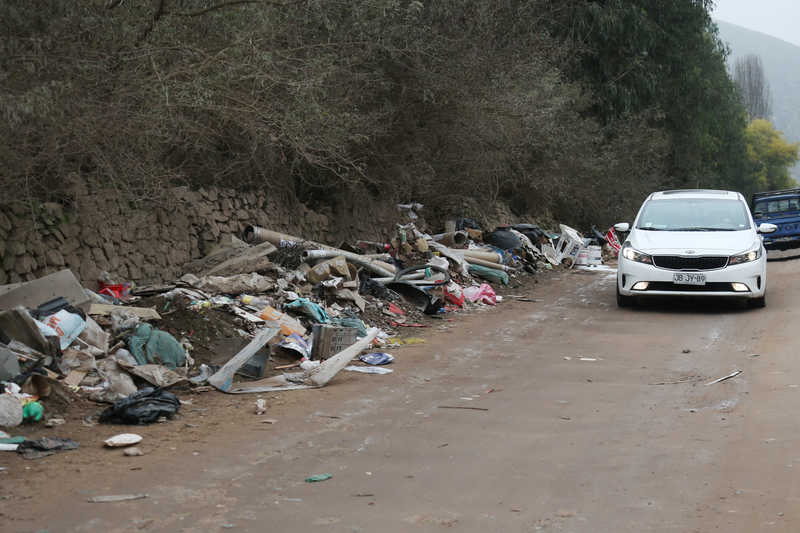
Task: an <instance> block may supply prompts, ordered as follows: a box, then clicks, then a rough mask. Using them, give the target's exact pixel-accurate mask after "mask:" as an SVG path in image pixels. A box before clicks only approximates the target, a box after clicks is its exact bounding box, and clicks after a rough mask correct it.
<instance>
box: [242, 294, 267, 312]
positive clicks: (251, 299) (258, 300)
mask: <svg viewBox="0 0 800 533" xmlns="http://www.w3.org/2000/svg"><path fill="white" fill-rule="evenodd" d="M238 299H239V302H241V303H243V304H245V305H249V306H251V307H257V308H258V309H264V308H265V307H269V306H270V305H271V304H272V302H271V301H270V300H269V298H263V297H260V296H250V295H249V294H240V295H239V298H238Z"/></svg>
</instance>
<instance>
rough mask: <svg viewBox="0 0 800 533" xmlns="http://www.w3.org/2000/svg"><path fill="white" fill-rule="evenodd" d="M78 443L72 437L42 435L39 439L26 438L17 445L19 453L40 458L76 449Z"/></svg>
mask: <svg viewBox="0 0 800 533" xmlns="http://www.w3.org/2000/svg"><path fill="white" fill-rule="evenodd" d="M78 446H79V445H78V443H77V442H75V441H74V440H70V439H62V438H60V437H42V438H41V439H37V440H26V441H24V442H22V443H20V445H19V446H18V447H17V453H19V454H22V457H24V458H25V459H40V458H42V457H47V456H48V455H53V454H56V453H58V452H63V451H67V450H75V449H77V448H78Z"/></svg>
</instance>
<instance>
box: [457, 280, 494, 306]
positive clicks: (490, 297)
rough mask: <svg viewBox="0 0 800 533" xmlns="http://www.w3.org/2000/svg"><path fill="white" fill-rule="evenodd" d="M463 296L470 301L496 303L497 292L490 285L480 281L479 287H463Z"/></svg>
mask: <svg viewBox="0 0 800 533" xmlns="http://www.w3.org/2000/svg"><path fill="white" fill-rule="evenodd" d="M464 297H465V298H466V299H467V300H469V301H470V302H472V303H475V302H480V303H483V304H488V305H497V294H496V293H495V292H494V289H493V288H492V286H491V285H489V284H486V283H481V285H480V286H479V287H474V286H473V287H464Z"/></svg>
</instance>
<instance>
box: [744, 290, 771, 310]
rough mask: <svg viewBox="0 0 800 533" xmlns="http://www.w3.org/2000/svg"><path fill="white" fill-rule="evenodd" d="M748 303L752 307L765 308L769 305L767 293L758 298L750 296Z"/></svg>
mask: <svg viewBox="0 0 800 533" xmlns="http://www.w3.org/2000/svg"><path fill="white" fill-rule="evenodd" d="M747 305H748V306H749V307H750V308H751V309H763V308H764V307H766V306H767V293H766V292H765V293H764V294H762V295H761V296H760V297H758V298H750V299H749V300H747Z"/></svg>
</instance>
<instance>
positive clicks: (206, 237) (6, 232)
mask: <svg viewBox="0 0 800 533" xmlns="http://www.w3.org/2000/svg"><path fill="white" fill-rule="evenodd" d="M165 196H166V198H165V199H164V200H161V201H159V204H158V206H152V205H142V206H131V205H127V204H124V203H122V202H120V201H118V200H116V199H115V198H114V197H113V196H112V195H110V194H108V193H105V194H102V195H94V196H85V197H82V198H80V200H79V201H78V202H76V203H77V205H76V206H75V207H74V208H71V209H65V208H63V207H62V206H61V205H59V204H43V205H41V206H39V208H37V209H36V210H35V213H33V212H31V211H30V210H23V209H21V208H19V207H16V208H10V209H5V208H3V209H0V258H2V265H0V284H6V283H16V282H19V281H27V280H30V279H35V278H38V277H41V276H43V275H45V274H48V273H50V272H54V271H56V270H60V269H62V268H65V267H66V268H70V269H72V271H73V272H74V273H75V275H76V276H78V277H79V279H81V281H82V282H83V283H84V284H85V285H86V286H88V287H90V288H91V287H94V285H95V281H96V280H97V276H98V274H99V273H100V272H101V271H104V270H105V271H108V272H109V273H110V274H111V276H112V277H114V278H118V279H120V280H130V281H135V282H139V283H147V282H159V281H166V280H171V279H175V278H177V277H179V276H180V275H182V270H181V267H182V265H184V264H185V263H187V262H189V261H191V260H194V259H197V258H200V257H203V256H204V255H206V254H207V253H208V252H209V251H210V249H211V248H212V247H213V246H214V245H216V244H217V243H218V242H219V241H220V240H221V239H223V238H224V237H225V236H226V235H236V236H241V233H242V231H243V229H244V228H245V227H246V226H247V225H250V224H255V225H259V226H263V227H266V228H269V229H273V230H276V231H281V232H284V233H290V234H293V235H298V236H301V237H303V238H306V239H312V240H319V241H323V242H328V243H332V244H338V241H336V240H335V239H337V238H338V239H341V238H345V237H350V236H356V235H357V236H359V237H361V238H372V237H375V236H377V235H379V234H384V235H385V234H386V233H387V231H388V230H389V229H390V228H391V227H392V225H393V223H394V222H396V221H397V220H396V214H397V212H396V211H392V210H391V209H383V210H380V209H377V208H376V206H374V205H373V204H371V203H369V202H367V203H364V202H361V203H357V202H354V201H352V198H351V199H350V201H347V200H345V201H343V202H341V206H340V207H339V208H336V207H335V205H336V202H332V206H333V207H331V208H330V209H328V210H327V211H328V212H327V213H318V212H314V211H312V210H310V209H308V208H307V207H305V206H304V205H303V204H295V205H291V206H287V205H285V204H282V203H281V202H278V201H276V200H275V199H273V198H270V197H269V196H268V195H267V194H266V193H264V192H247V193H237V192H235V191H231V190H227V189H217V188H208V189H200V190H196V191H195V190H190V189H188V188H184V187H179V188H175V189H172V190H170V191H168V192H166V193H165Z"/></svg>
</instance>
